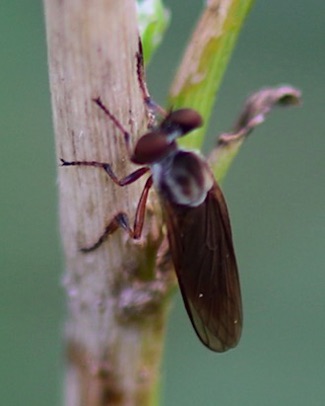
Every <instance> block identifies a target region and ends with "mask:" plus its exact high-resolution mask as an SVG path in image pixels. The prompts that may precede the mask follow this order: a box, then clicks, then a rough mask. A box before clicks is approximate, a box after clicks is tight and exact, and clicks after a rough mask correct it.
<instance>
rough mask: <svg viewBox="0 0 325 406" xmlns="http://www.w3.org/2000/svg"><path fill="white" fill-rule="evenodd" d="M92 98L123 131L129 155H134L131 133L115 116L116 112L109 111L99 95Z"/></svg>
mask: <svg viewBox="0 0 325 406" xmlns="http://www.w3.org/2000/svg"><path fill="white" fill-rule="evenodd" d="M92 100H93V101H94V102H95V103H96V104H97V106H98V107H100V108H101V109H102V110H103V112H104V113H105V114H106V115H107V116H108V117H109V118H110V119H111V120H112V121H113V123H114V124H115V126H116V127H117V128H118V129H119V130H120V131H121V133H122V134H123V136H124V142H125V146H126V149H127V151H128V155H129V157H130V156H131V155H132V151H131V144H130V139H131V135H130V133H129V132H128V131H127V130H126V129H125V127H124V126H123V125H122V124H121V122H120V121H119V120H118V119H117V118H116V117H115V116H114V114H113V113H111V112H110V111H109V109H108V108H107V107H106V106H105V105H104V103H103V102H102V101H101V99H100V97H97V98H95V99H92Z"/></svg>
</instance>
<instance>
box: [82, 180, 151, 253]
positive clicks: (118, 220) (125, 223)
mask: <svg viewBox="0 0 325 406" xmlns="http://www.w3.org/2000/svg"><path fill="white" fill-rule="evenodd" d="M152 183H153V182H152V176H150V177H149V178H148V179H147V181H146V183H145V185H144V188H143V190H142V193H141V196H140V199H139V203H138V206H137V211H136V214H135V219H134V225H133V230H132V228H131V227H130V224H129V218H128V216H127V214H125V213H123V212H120V213H118V214H117V215H116V216H114V217H113V219H112V220H111V221H110V222H109V223H108V225H107V226H106V227H105V230H104V232H103V234H102V235H101V236H100V237H99V239H98V240H97V241H96V242H95V244H93V245H91V246H90V247H85V248H81V251H82V252H85V253H87V252H90V251H94V250H95V249H96V248H98V247H99V246H100V245H102V243H103V242H104V241H106V240H107V238H108V237H109V236H110V235H111V234H113V233H114V232H115V231H116V230H117V229H118V228H122V229H123V230H125V231H126V232H127V233H128V234H129V236H130V237H131V238H133V239H138V238H140V237H141V233H142V229H143V223H144V217H145V209H146V203H147V199H148V194H149V190H150V188H151V186H152Z"/></svg>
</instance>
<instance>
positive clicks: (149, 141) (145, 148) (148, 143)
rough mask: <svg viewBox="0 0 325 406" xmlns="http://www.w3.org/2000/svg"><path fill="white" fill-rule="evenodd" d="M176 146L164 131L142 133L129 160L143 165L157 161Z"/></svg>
mask: <svg viewBox="0 0 325 406" xmlns="http://www.w3.org/2000/svg"><path fill="white" fill-rule="evenodd" d="M175 148H176V144H175V142H170V141H169V140H168V138H166V134H165V132H161V131H153V132H150V133H147V134H145V135H143V136H142V137H141V138H140V139H139V141H138V142H137V144H136V146H135V149H134V152H133V155H132V157H131V161H132V162H133V163H135V164H139V165H145V164H152V163H154V162H157V161H159V160H160V159H162V158H163V157H164V156H165V155H167V154H168V153H169V152H170V151H172V150H174V149H175Z"/></svg>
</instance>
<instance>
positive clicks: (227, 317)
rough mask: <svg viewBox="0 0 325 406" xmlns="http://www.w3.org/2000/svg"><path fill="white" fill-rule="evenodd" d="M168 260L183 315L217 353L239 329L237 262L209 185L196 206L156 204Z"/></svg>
mask: <svg viewBox="0 0 325 406" xmlns="http://www.w3.org/2000/svg"><path fill="white" fill-rule="evenodd" d="M162 207H163V209H164V211H165V217H166V218H165V220H166V224H167V231H168V239H169V244H170V249H171V255H172V259H173V263H174V266H175V270H176V273H177V277H178V281H179V286H180V289H181V292H182V296H183V300H184V303H185V307H186V310H187V312H188V315H189V317H190V319H191V322H192V324H193V327H194V329H195V331H196V333H197V335H198V336H199V338H200V340H201V341H202V342H203V344H205V345H206V346H207V347H208V348H209V349H211V350H213V351H218V352H223V351H226V350H227V349H229V348H232V347H235V346H236V345H237V343H238V341H239V338H240V335H241V329H242V304H241V294H240V285H239V277H238V270H237V263H236V258H235V253H234V247H233V242H232V235H231V227H230V221H229V216H228V210H227V206H226V203H225V200H224V197H223V194H222V192H221V189H220V188H219V186H218V185H217V183H216V182H215V183H214V185H213V187H212V188H211V190H210V191H209V192H208V194H207V197H206V199H205V201H204V202H203V203H202V204H201V205H199V206H198V207H188V206H179V205H175V204H173V203H172V202H171V201H169V199H162Z"/></svg>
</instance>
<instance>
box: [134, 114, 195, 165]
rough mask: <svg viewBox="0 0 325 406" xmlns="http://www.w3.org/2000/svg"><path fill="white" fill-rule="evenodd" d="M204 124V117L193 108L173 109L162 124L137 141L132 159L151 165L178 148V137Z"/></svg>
mask: <svg viewBox="0 0 325 406" xmlns="http://www.w3.org/2000/svg"><path fill="white" fill-rule="evenodd" d="M201 125H202V117H201V116H200V114H199V113H197V112H196V111H195V110H192V109H179V110H175V111H171V112H170V113H168V115H167V116H166V117H165V118H164V119H163V120H162V122H161V123H160V125H159V126H158V127H156V128H155V129H153V130H152V131H150V132H148V133H146V134H144V135H143V136H142V137H141V138H140V139H139V140H138V142H137V144H136V146H135V149H134V152H133V155H132V157H131V160H132V162H133V163H135V164H139V165H151V164H153V163H155V162H158V161H160V160H161V159H163V158H165V157H166V156H168V155H169V154H170V153H171V152H173V151H175V150H176V149H177V144H176V139H177V138H179V137H182V136H184V135H186V134H187V133H189V132H190V131H193V130H195V129H196V128H198V127H200V126H201Z"/></svg>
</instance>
